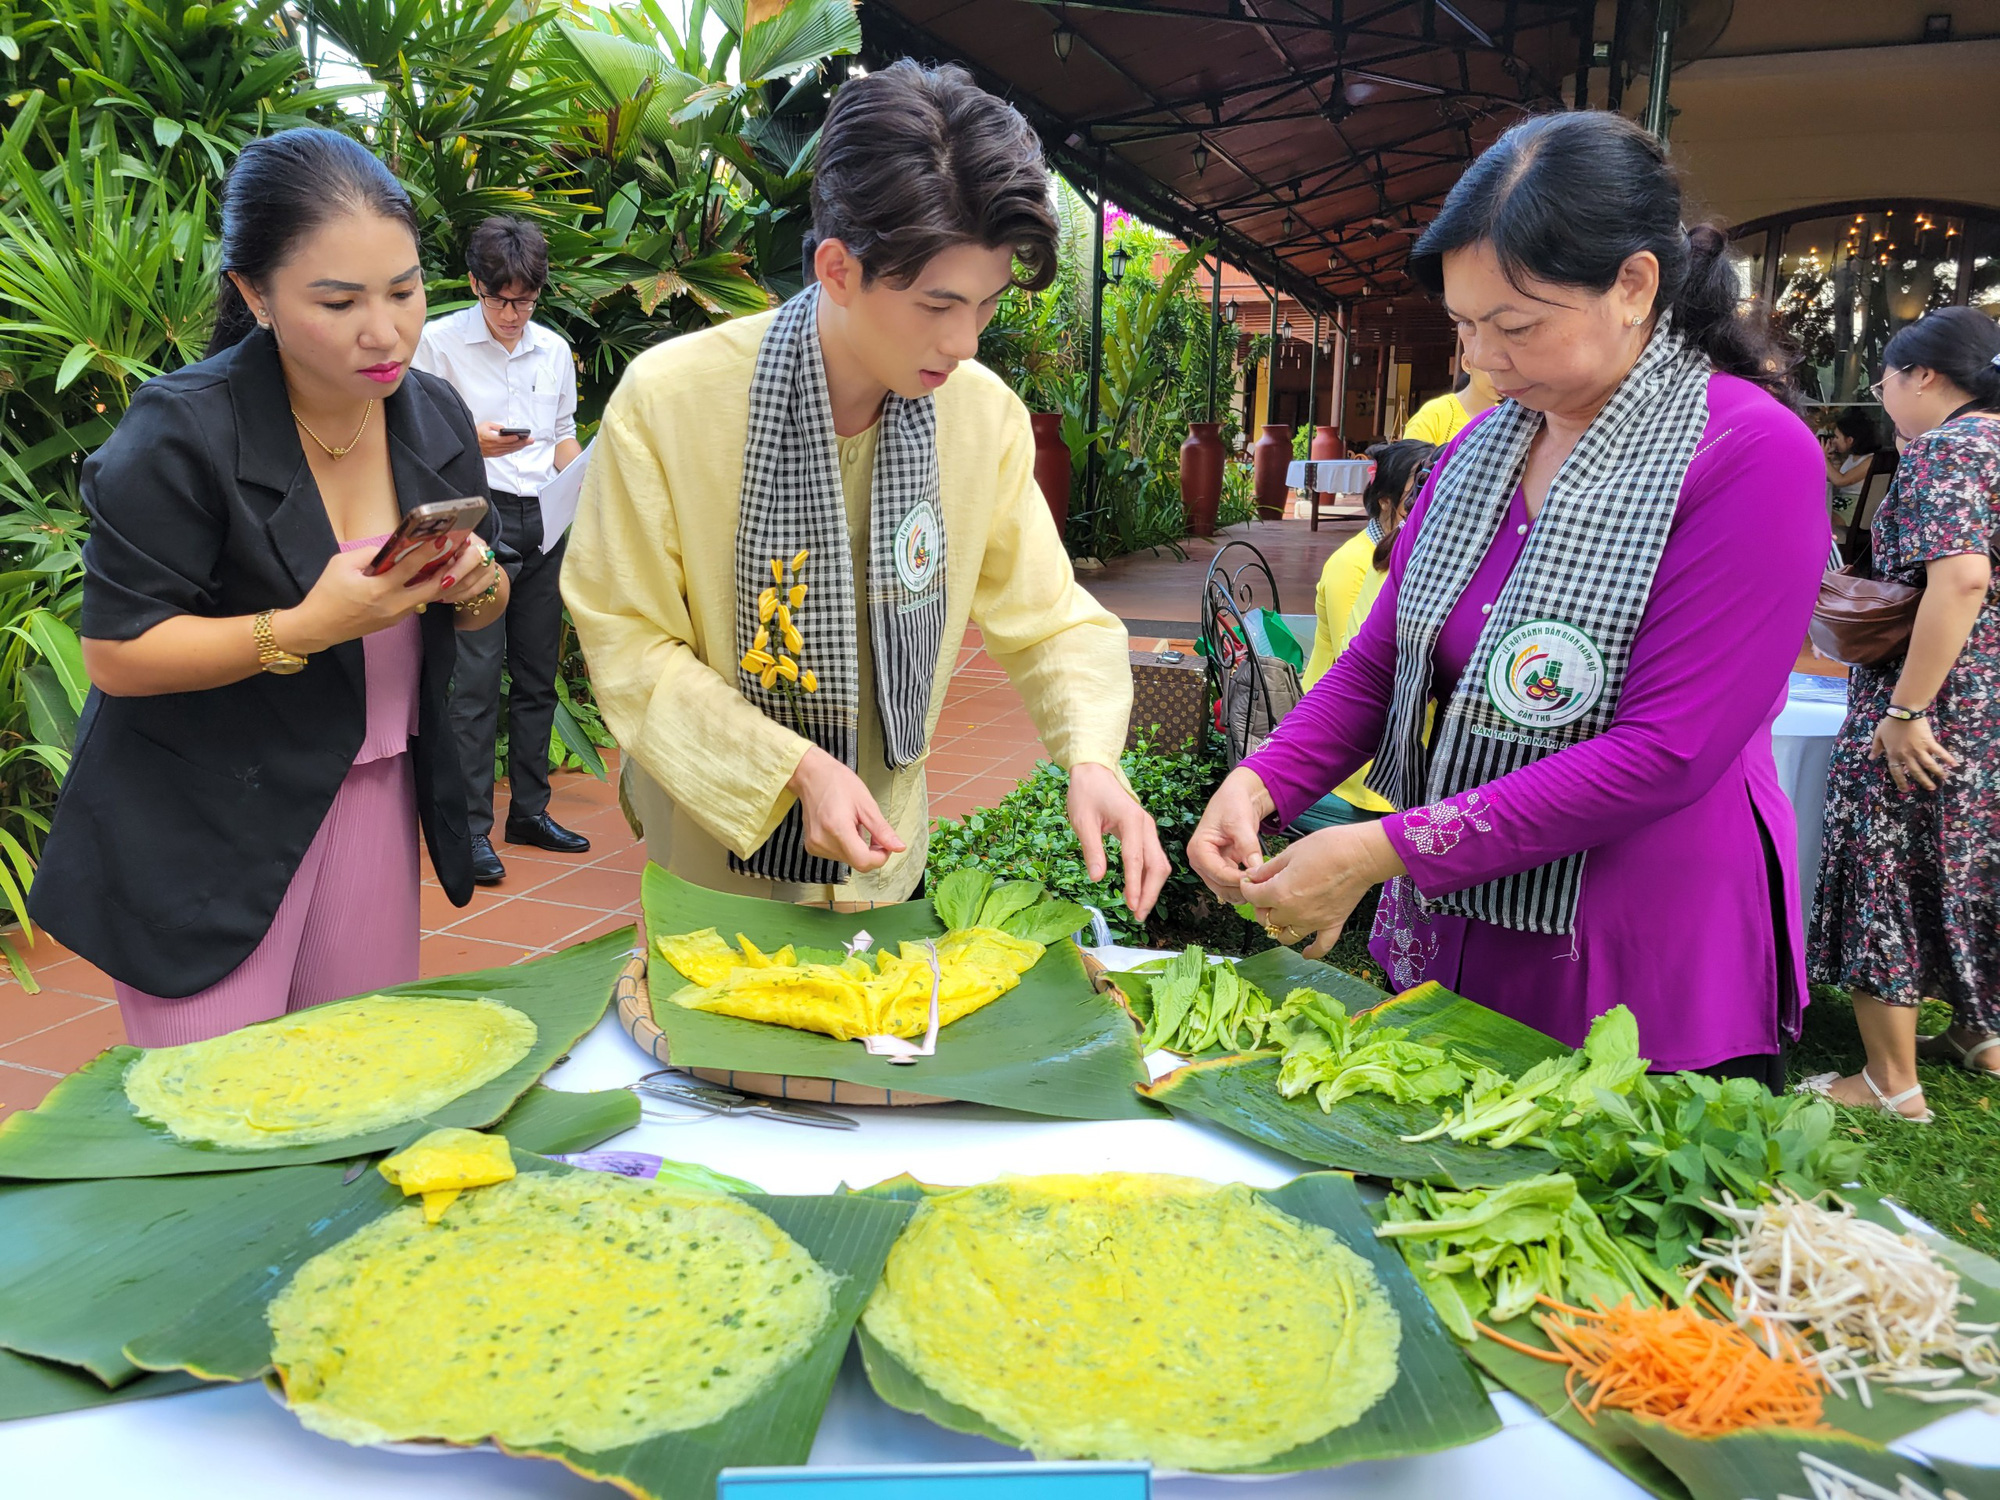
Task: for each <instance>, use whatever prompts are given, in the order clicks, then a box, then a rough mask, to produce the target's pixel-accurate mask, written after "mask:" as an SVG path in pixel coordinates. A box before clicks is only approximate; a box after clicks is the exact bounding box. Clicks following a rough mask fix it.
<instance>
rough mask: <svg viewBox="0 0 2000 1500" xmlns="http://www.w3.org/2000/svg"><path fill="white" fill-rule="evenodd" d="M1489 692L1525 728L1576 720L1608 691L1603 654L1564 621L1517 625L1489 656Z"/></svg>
mask: <svg viewBox="0 0 2000 1500" xmlns="http://www.w3.org/2000/svg"><path fill="white" fill-rule="evenodd" d="M1486 696H1487V697H1488V698H1489V699H1490V700H1491V701H1492V703H1493V706H1494V707H1495V708H1497V709H1499V710H1500V712H1501V713H1502V714H1503V715H1504V716H1505V717H1506V718H1508V719H1510V720H1512V721H1513V722H1514V723H1516V724H1519V725H1520V726H1521V727H1522V728H1524V729H1559V728H1561V727H1562V726H1563V725H1565V724H1574V723H1575V722H1576V721H1577V720H1578V719H1580V718H1582V717H1583V716H1584V715H1585V714H1587V713H1589V712H1590V710H1591V709H1592V708H1593V707H1595V706H1596V704H1597V700H1598V699H1599V698H1601V697H1603V696H1604V653H1603V652H1601V651H1599V650H1598V649H1597V642H1595V641H1593V640H1592V639H1591V638H1590V637H1589V636H1587V635H1585V634H1584V633H1583V632H1582V631H1581V630H1578V629H1577V628H1576V627H1575V626H1574V625H1570V624H1567V623H1565V622H1564V621H1562V620H1530V621H1528V622H1527V623H1526V624H1525V625H1516V626H1515V627H1514V628H1513V629H1512V630H1510V631H1508V632H1507V633H1506V634H1505V635H1503V636H1502V637H1501V638H1500V640H1499V642H1498V643H1497V644H1496V645H1495V646H1494V648H1493V655H1492V656H1491V657H1489V658H1488V659H1487V663H1486Z"/></svg>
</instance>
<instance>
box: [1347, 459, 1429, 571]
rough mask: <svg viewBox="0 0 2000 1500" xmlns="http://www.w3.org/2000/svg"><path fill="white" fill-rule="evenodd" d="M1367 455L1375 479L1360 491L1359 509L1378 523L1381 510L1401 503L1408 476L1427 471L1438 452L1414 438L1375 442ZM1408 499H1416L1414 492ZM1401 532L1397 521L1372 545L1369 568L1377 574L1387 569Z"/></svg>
mask: <svg viewBox="0 0 2000 1500" xmlns="http://www.w3.org/2000/svg"><path fill="white" fill-rule="evenodd" d="M1368 456H1369V457H1370V458H1372V459H1374V460H1375V477H1374V478H1373V479H1371V480H1369V481H1368V488H1367V489H1365V490H1363V491H1362V492H1361V509H1362V510H1363V511H1364V512H1366V513H1367V516H1368V519H1369V520H1371V521H1380V520H1381V519H1382V512H1383V509H1384V507H1386V506H1391V505H1397V504H1400V503H1401V501H1402V498H1403V491H1404V490H1407V489H1409V488H1410V476H1411V475H1413V474H1416V473H1417V472H1418V471H1419V470H1422V471H1424V472H1425V473H1428V472H1429V471H1430V466H1431V461H1432V460H1433V459H1435V458H1436V457H1437V449H1436V448H1435V447H1434V446H1432V445H1431V444H1429V443H1424V442H1419V441H1418V440H1417V439H1415V438H1398V439H1397V440H1396V441H1395V442H1393V443H1377V444H1376V445H1375V446H1374V447H1372V448H1370V449H1369V450H1368ZM1417 488H1418V489H1422V488H1423V480H1422V479H1418V481H1417ZM1410 498H1411V499H1412V501H1414V500H1415V499H1416V496H1415V493H1414V492H1412V494H1411V497H1410ZM1400 530H1402V523H1401V522H1400V521H1399V522H1397V524H1396V525H1394V526H1392V527H1388V528H1385V529H1384V531H1383V533H1382V539H1381V540H1380V541H1379V542H1377V543H1376V544H1375V555H1374V558H1373V560H1372V565H1373V566H1374V568H1375V569H1376V570H1377V571H1378V572H1379V571H1380V570H1381V569H1383V568H1386V567H1388V566H1389V553H1390V552H1391V551H1392V550H1394V548H1395V545H1396V533H1397V532H1398V531H1400Z"/></svg>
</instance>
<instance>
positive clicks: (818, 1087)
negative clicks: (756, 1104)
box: [611, 927, 1116, 1107]
mask: <svg viewBox="0 0 2000 1500" xmlns="http://www.w3.org/2000/svg"><path fill="white" fill-rule="evenodd" d="M1083 967H1084V969H1085V971H1086V972H1088V973H1089V975H1090V982H1091V984H1092V985H1093V986H1095V987H1096V988H1097V989H1098V990H1099V991H1100V992H1104V993H1113V994H1115V993H1116V991H1115V990H1113V989H1112V988H1111V985H1110V983H1109V981H1108V980H1107V979H1106V977H1105V970H1104V965H1103V964H1101V963H1099V962H1098V961H1097V960H1096V959H1094V958H1092V957H1091V956H1090V955H1089V954H1088V953H1086V954H1084V955H1083ZM611 999H612V1003H613V1004H614V1005H616V1006H617V1008H618V1024H619V1025H620V1026H621V1027H623V1028H624V1030H625V1034H626V1035H627V1036H629V1037H630V1038H632V1040H633V1041H634V1042H635V1043H637V1044H638V1047H639V1050H640V1051H642V1052H644V1053H645V1054H646V1055H647V1056H648V1057H650V1058H652V1059H653V1060H654V1061H655V1062H657V1063H660V1064H661V1065H662V1066H667V1067H673V1066H678V1065H677V1064H675V1063H674V1061H673V1059H672V1058H671V1057H670V1056H669V1055H668V1048H667V1037H666V1033H665V1032H663V1031H661V1030H660V1028H659V1026H658V1024H657V1023H656V1022H655V1021H654V1020H653V998H652V994H651V991H649V990H648V988H647V986H646V939H645V928H644V927H641V928H640V929H639V941H638V945H637V948H636V950H635V951H634V952H633V954H632V955H631V957H630V958H628V959H627V960H626V961H625V967H624V968H623V969H621V970H619V972H618V978H617V981H616V982H615V983H614V984H613V986H612V989H611ZM685 1071H686V1072H688V1073H689V1074H690V1075H692V1076H693V1077H696V1078H701V1079H705V1080H707V1081H708V1082H710V1083H719V1084H722V1085H723V1086H724V1087H726V1088H732V1089H736V1090H738V1091H739V1092H741V1093H745V1094H762V1095H764V1096H765V1097H767V1098H772V1099H797V1100H799V1101H800V1102H801V1103H805V1104H846V1105H862V1106H889V1107H901V1106H904V1105H913V1104H951V1103H954V1102H956V1101H954V1100H952V1099H949V1098H945V1097H943V1096H941V1095H938V1094H920V1093H916V1092H914V1091H911V1090H908V1089H884V1088H876V1087H874V1086H873V1085H870V1084H861V1083H848V1082H845V1081H844V1080H841V1079H837V1078H801V1077H798V1076H795V1075H792V1074H786V1073H738V1072H734V1071H732V1070H730V1069H727V1068H688V1069H686V1070H685Z"/></svg>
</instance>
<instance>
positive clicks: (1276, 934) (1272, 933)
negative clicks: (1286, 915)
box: [1264, 922, 1285, 943]
mask: <svg viewBox="0 0 2000 1500" xmlns="http://www.w3.org/2000/svg"><path fill="white" fill-rule="evenodd" d="M1284 934H1285V929H1284V928H1282V927H1280V926H1279V925H1278V924H1277V923H1276V922H1266V923H1265V924H1264V936H1265V937H1267V938H1269V939H1270V940H1271V941H1272V942H1274V943H1282V942H1283V941H1284V940H1285V936H1284Z"/></svg>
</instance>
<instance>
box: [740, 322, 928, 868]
mask: <svg viewBox="0 0 2000 1500" xmlns="http://www.w3.org/2000/svg"><path fill="white" fill-rule="evenodd" d="M818 315H819V288H818V287H817V286H810V287H807V288H806V289H805V290H804V291H803V292H801V293H799V295H798V296H796V297H794V298H792V299H791V300H790V301H789V302H787V303H785V305H784V306H783V307H781V308H779V309H778V315H777V317H776V318H775V319H774V320H773V321H772V323H771V326H770V328H769V329H767V330H766V331H765V334H764V341H763V343H762V344H760V345H759V346H758V349H757V366H756V370H755V372H754V373H753V374H752V375H751V377H750V430H749V436H748V438H747V439H746V440H745V442H744V445H743V491H742V501H741V512H740V515H739V518H738V520H737V523H736V648H737V656H738V659H739V662H740V661H741V658H742V657H743V656H745V655H746V654H747V653H749V651H750V650H751V647H752V643H753V642H754V641H755V640H756V637H757V632H758V630H759V628H760V626H762V625H763V624H764V622H763V621H761V620H760V619H759V617H758V600H759V598H760V597H761V596H762V595H763V593H764V592H765V590H767V589H770V588H772V587H774V586H776V585H774V582H773V574H772V567H771V565H772V562H773V560H774V559H775V560H777V561H778V562H779V563H780V564H781V565H782V566H783V567H784V569H785V570H786V574H785V580H784V585H785V586H784V587H780V588H779V593H780V594H781V595H785V594H787V593H788V592H789V587H790V584H791V583H792V581H793V579H792V575H791V573H790V572H789V568H790V563H791V560H792V558H794V557H795V556H797V555H798V553H800V552H802V551H803V552H808V553H809V554H810V556H809V558H808V562H807V566H806V568H805V570H804V573H803V575H802V577H803V581H804V582H805V583H806V584H807V585H808V588H807V592H806V597H805V600H804V603H803V605H802V607H801V608H799V609H798V610H796V611H794V612H793V616H792V618H793V623H794V624H795V625H796V626H797V627H798V629H799V632H800V634H801V635H802V636H803V637H804V649H803V651H802V652H800V653H799V654H798V656H797V658H796V660H797V662H798V665H799V666H800V667H801V668H806V669H810V670H811V671H812V672H813V673H814V675H815V676H816V678H817V679H818V686H817V690H816V691H814V692H811V693H807V692H805V691H803V690H801V689H799V688H798V686H797V685H796V684H794V683H791V682H788V681H786V680H785V679H782V678H781V679H780V680H779V681H778V682H777V683H776V685H775V686H773V687H770V688H766V687H765V686H764V685H763V681H762V677H761V674H760V673H758V672H753V671H750V670H748V669H746V668H744V667H742V666H740V665H739V667H738V672H737V681H738V685H739V686H740V688H741V689H742V692H743V696H744V697H745V698H747V699H749V700H750V702H751V703H753V704H755V705H756V706H757V707H758V708H759V709H761V710H763V712H764V713H765V714H767V715H769V716H770V717H771V718H773V719H775V720H777V721H778V722H779V723H780V724H783V725H785V726H786V727H787V728H791V729H795V730H797V731H798V732H799V733H800V734H802V735H804V736H805V738H807V739H809V740H811V741H812V742H813V743H814V744H816V745H818V746H819V747H820V748H821V749H822V750H825V751H826V752H827V753H828V754H829V755H831V756H833V757H834V758H835V759H836V760H839V761H841V762H843V763H844V764H846V765H847V766H848V767H849V768H850V769H857V768H858V766H857V760H858V755H859V746H860V713H861V703H860V698H861V674H860V669H859V664H858V661H857V658H856V654H855V618H856V617H855V580H854V576H853V575H854V567H853V561H852V557H851V554H850V551H849V546H848V534H847V508H846V503H845V501H844V499H843V498H842V493H841V485H840V459H839V449H838V443H837V439H836V438H835V435H834V430H833V408H832V404H831V402H830V400H829V398H828V395H827V388H826V366H825V364H824V363H823V361H822V359H821V355H820V343H819V316H818ZM868 536H869V543H868V578H867V581H866V587H867V592H868V625H869V632H870V634H871V636H872V638H873V639H872V644H873V648H874V649H873V655H874V662H875V701H876V705H877V706H878V707H879V708H880V710H881V714H882V731H883V741H884V746H885V750H886V752H887V754H886V758H887V760H888V763H889V765H890V767H892V768H900V767H903V766H907V765H909V764H911V763H912V762H914V761H916V760H918V759H920V758H921V757H922V755H923V753H924V731H925V724H926V721H927V719H928V718H929V715H930V705H931V684H932V681H933V679H934V678H935V676H936V673H937V665H938V652H939V649H940V647H941V646H942V643H943V639H944V599H945V550H944V549H945V537H944V516H943V511H942V508H941V507H940V505H939V501H938V460H937V410H936V407H935V406H934V405H933V403H932V401H931V398H930V397H928V396H926V397H924V398H923V399H921V400H917V401H910V400H906V399H904V398H903V397H901V396H897V395H894V394H891V395H890V396H889V398H888V400H887V401H886V402H884V403H883V407H882V418H881V425H880V430H879V432H878V433H877V436H876V441H875V473H874V488H873V498H872V501H871V503H870V506H869V521H868ZM769 629H770V636H771V641H770V644H771V646H772V647H773V648H774V649H775V648H781V647H782V642H781V640H780V638H779V631H778V629H777V628H776V626H775V625H771V626H770V627H769ZM729 864H730V868H731V869H733V870H737V871H739V872H742V873H746V874H753V875H761V876H764V877H767V878H769V879H772V880H783V881H793V882H797V883H799V884H802V885H838V884H840V883H841V882H843V881H844V880H846V879H847V877H848V875H849V874H850V873H851V871H850V870H849V868H848V867H847V866H846V865H844V864H840V863H839V862H837V861H835V860H829V859H821V858H819V857H818V856H816V855H813V854H808V853H807V852H806V847H805V825H804V820H803V818H802V816H801V814H800V810H799V809H798V808H796V807H794V808H793V809H792V810H791V811H790V812H789V813H787V814H786V815H785V819H784V821H783V822H782V823H780V824H779V825H778V828H777V830H776V831H775V832H774V833H773V834H772V835H771V837H770V838H769V839H768V840H766V841H765V843H764V845H763V847H762V848H760V849H758V850H757V851H756V852H755V853H754V854H752V855H751V856H750V858H748V859H739V858H737V857H736V856H735V855H733V854H732V855H731V856H730V858H729Z"/></svg>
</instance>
